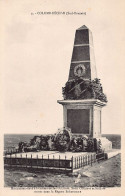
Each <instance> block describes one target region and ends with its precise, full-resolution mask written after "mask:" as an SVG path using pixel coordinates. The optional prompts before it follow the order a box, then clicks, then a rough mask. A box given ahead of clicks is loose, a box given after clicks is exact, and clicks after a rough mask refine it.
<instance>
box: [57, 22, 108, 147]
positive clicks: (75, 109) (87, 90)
mask: <svg viewBox="0 0 125 196" xmlns="http://www.w3.org/2000/svg"><path fill="white" fill-rule="evenodd" d="M63 97H64V100H59V101H58V103H59V104H62V105H63V122H64V124H63V125H64V127H69V128H70V129H71V132H72V134H74V135H78V136H80V135H81V136H83V135H87V136H88V137H93V138H101V112H102V111H101V110H102V107H103V106H105V105H106V102H107V98H106V96H105V94H104V93H103V88H102V85H101V83H100V79H98V78H97V73H96V64H95V57H94V48H93V38H92V33H91V31H90V30H89V29H88V28H87V27H86V26H85V25H84V26H82V27H80V28H79V29H77V30H76V33H75V40H74V46H73V52H72V58H71V64H70V71H69V78H68V81H67V82H66V84H65V87H64V88H63ZM102 140H103V141H104V140H105V142H102V143H105V144H104V147H105V148H107V147H106V146H108V147H109V148H110V147H111V143H110V142H109V141H107V139H106V138H105V139H104V138H103V139H102Z"/></svg>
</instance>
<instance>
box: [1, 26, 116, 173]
mask: <svg viewBox="0 0 125 196" xmlns="http://www.w3.org/2000/svg"><path fill="white" fill-rule="evenodd" d="M62 94H63V100H58V101H57V102H58V103H59V104H61V105H62V106H63V128H61V129H58V131H57V133H55V134H49V135H41V136H35V137H34V138H33V139H31V140H30V142H29V143H25V142H20V143H19V145H18V150H17V151H16V152H12V153H7V154H6V155H5V157H4V163H5V165H11V166H16V167H17V166H21V167H25V168H27V167H31V168H33V167H34V168H37V169H38V168H42V169H44V168H48V169H51V168H56V169H57V168H58V169H62V170H63V169H64V170H65V171H66V170H70V171H72V172H73V171H74V170H75V169H79V168H83V167H85V166H86V165H89V164H91V165H92V164H93V163H94V162H96V161H98V160H99V159H105V158H106V156H105V155H106V153H107V152H108V151H110V150H111V149H112V142H111V141H109V140H108V139H107V138H106V137H102V135H101V132H102V130H101V117H102V108H103V107H104V106H106V103H107V97H106V95H105V94H104V93H103V88H102V85H101V83H100V79H98V77H97V73H96V63H95V57H94V47H93V37H92V32H91V31H90V30H89V29H88V28H87V27H86V26H85V25H83V26H82V27H80V28H78V29H77V30H76V33H75V39H74V46H73V52H72V58H71V64H70V70H69V77H68V81H67V82H66V84H65V86H64V87H63V88H62ZM32 152H34V153H33V154H32Z"/></svg>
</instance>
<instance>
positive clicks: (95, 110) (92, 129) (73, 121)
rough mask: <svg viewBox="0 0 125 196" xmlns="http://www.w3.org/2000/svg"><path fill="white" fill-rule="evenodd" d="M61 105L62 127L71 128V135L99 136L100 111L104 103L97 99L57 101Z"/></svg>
mask: <svg viewBox="0 0 125 196" xmlns="http://www.w3.org/2000/svg"><path fill="white" fill-rule="evenodd" d="M58 103H59V104H62V105H63V122H64V127H69V128H71V132H72V133H73V134H78V135H88V136H90V137H93V138H95V137H100V136H101V109H102V107H103V106H105V105H106V103H103V102H101V101H99V100H97V99H86V100H85V99H84V100H61V101H60V100H59V101H58Z"/></svg>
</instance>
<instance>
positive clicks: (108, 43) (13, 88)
mask: <svg viewBox="0 0 125 196" xmlns="http://www.w3.org/2000/svg"><path fill="white" fill-rule="evenodd" d="M72 2H73V3H72ZM0 3H1V2H0ZM123 4H124V2H123V1H122V0H121V1H116V0H115V1H114V0H108V1H107V0H102V1H99V0H94V1H93V0H82V1H81V0H78V1H77V2H76V1H73V0H72V1H71V0H69V1H65V0H62V1H56V0H54V1H51V3H50V1H44V0H43V1H39V0H38V1H28V0H27V1H25V3H24V2H22V1H20V3H19V2H18V3H17V1H15V0H12V1H11V2H8V1H4V2H2V8H1V16H2V15H4V13H6V17H2V28H1V30H0V35H1V36H0V41H1V47H0V52H1V58H0V64H1V81H0V82H1V83H0V84H1V86H0V88H1V89H0V90H1V92H2V94H1V95H2V96H1V119H0V121H1V130H2V131H3V132H4V133H36V134H42V133H55V132H56V131H57V129H58V128H60V127H63V108H62V106H61V105H59V104H58V103H57V100H62V99H63V97H62V87H63V86H64V85H65V83H66V82H67V80H68V74H69V68H70V62H71V56H72V50H73V43H74V36H75V31H76V29H77V28H79V27H81V26H82V25H86V26H87V27H88V28H89V29H90V30H91V31H92V34H93V41H94V51H95V59H96V68H97V75H98V78H100V79H101V83H102V85H103V90H104V93H105V94H106V95H107V98H108V103H107V106H106V107H104V108H103V109H102V133H106V134H107V133H114V134H119V133H121V131H122V124H121V123H122V122H121V119H122V91H123V88H122V87H123V85H124V84H123V80H124V76H123V66H124V65H123V62H124V59H123V45H124V44H123V42H124V41H125V40H124V28H123V27H124V24H125V21H124V20H123V19H124V16H123V13H124V9H123V8H124V7H123ZM39 11H41V12H42V11H43V12H44V11H51V12H52V11H65V12H86V15H58V16H55V15H37V14H36V15H31V12H32V13H35V12H39Z"/></svg>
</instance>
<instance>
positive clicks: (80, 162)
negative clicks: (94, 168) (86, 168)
mask: <svg viewBox="0 0 125 196" xmlns="http://www.w3.org/2000/svg"><path fill="white" fill-rule="evenodd" d="M80 167H81V162H80V157H79V168H80Z"/></svg>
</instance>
